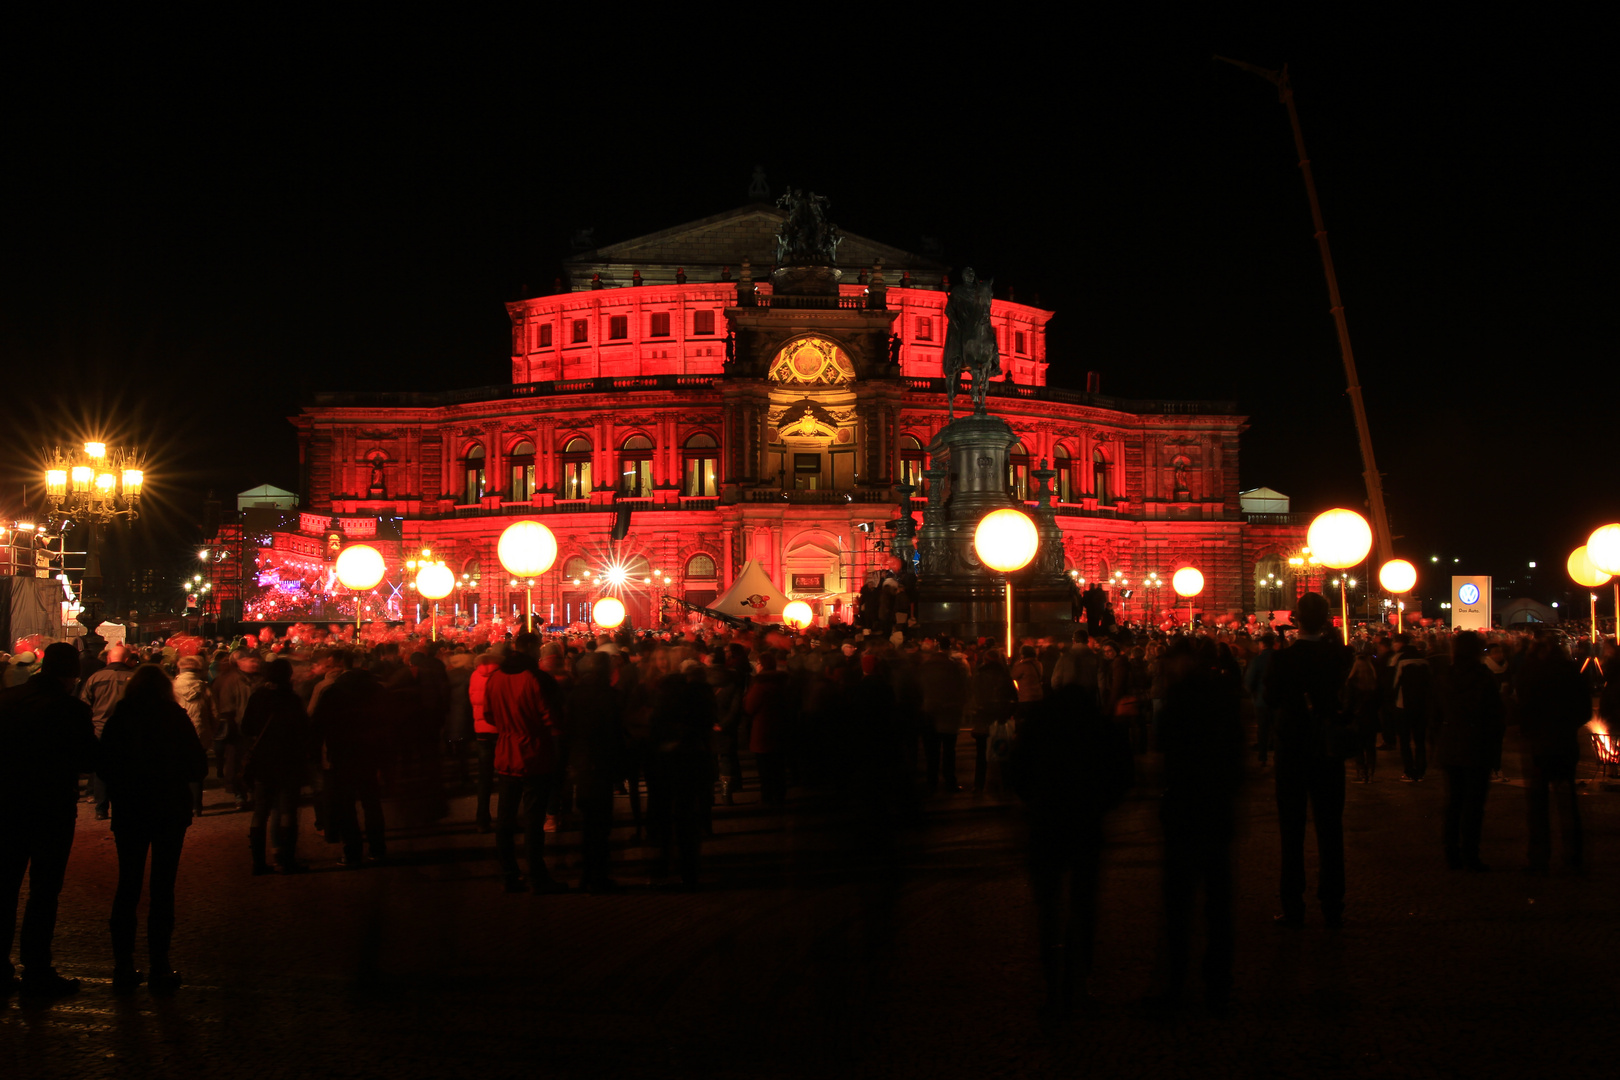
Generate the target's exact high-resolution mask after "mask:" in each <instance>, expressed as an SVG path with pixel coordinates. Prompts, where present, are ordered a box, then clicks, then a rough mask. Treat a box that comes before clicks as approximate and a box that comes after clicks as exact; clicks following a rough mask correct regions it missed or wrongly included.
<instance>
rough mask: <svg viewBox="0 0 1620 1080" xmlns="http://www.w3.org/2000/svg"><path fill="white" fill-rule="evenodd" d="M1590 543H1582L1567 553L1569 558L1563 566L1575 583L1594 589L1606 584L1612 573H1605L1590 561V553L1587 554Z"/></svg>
mask: <svg viewBox="0 0 1620 1080" xmlns="http://www.w3.org/2000/svg"><path fill="white" fill-rule="evenodd" d="M1589 547H1590V545H1582V546H1581V547H1578V548H1576V549H1575V550H1574V551H1572V552H1570V553H1569V560H1568V562H1566V563H1565V566H1566V567H1567V568H1568V570H1569V576H1570V578H1571V580H1573V581H1574V582H1575V584H1577V585H1583V586H1585V587H1586V588H1588V589H1595V588H1597V587H1598V586H1599V585H1607V584H1608V583H1609V578H1611V577H1613V576H1614V575H1612V574H1606V573H1604V572H1603V571H1602V570H1599V569H1598V568H1597V567H1596V566H1594V565H1593V563H1592V557H1591V555H1589V554H1587V552H1588V550H1589Z"/></svg>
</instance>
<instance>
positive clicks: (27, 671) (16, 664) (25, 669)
mask: <svg viewBox="0 0 1620 1080" xmlns="http://www.w3.org/2000/svg"><path fill="white" fill-rule="evenodd" d="M38 662H39V656H38V655H37V654H36V653H35V652H34V651H33V650H32V649H30V650H28V651H26V652H20V653H18V654H17V655H16V656H13V657H12V658H11V662H10V663H9V664H7V665H6V689H8V690H9V689H11V688H12V687H13V686H21V685H22V684H23V683H25V682H27V681H28V679H29V676H31V675H33V674H34V665H35V664H36V663H38Z"/></svg>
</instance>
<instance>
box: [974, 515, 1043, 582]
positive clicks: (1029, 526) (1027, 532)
mask: <svg viewBox="0 0 1620 1080" xmlns="http://www.w3.org/2000/svg"><path fill="white" fill-rule="evenodd" d="M1040 540H1041V538H1040V534H1039V533H1037V532H1036V531H1035V522H1034V521H1032V520H1030V516H1029V515H1028V514H1026V513H1024V512H1023V511H1021V510H1014V509H1012V508H1011V507H1004V508H1003V509H1000V510H992V511H990V513H988V514H986V515H985V516H984V517H983V518H981V519H979V526H978V528H976V529H974V530H973V550H974V551H976V552H978V554H979V561H980V562H982V563H983V564H984V565H985V566H986V567H987V568H988V569H991V570H994V571H995V572H996V573H998V574H1011V573H1013V572H1014V571H1017V570H1022V569H1023V568H1024V567H1026V566H1028V565H1029V563H1030V560H1031V559H1033V558H1035V549H1036V548H1037V547H1038V546H1039V545H1040Z"/></svg>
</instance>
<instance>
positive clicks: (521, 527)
mask: <svg viewBox="0 0 1620 1080" xmlns="http://www.w3.org/2000/svg"><path fill="white" fill-rule="evenodd" d="M495 554H496V555H497V556H498V557H499V558H500V560H501V566H502V567H503V568H504V569H505V570H506V572H507V573H508V574H511V575H512V576H513V577H520V578H535V577H539V576H540V575H541V574H543V573H545V572H546V571H547V570H550V569H551V564H552V563H554V562H556V561H557V538H556V536H554V535H552V532H551V530H550V529H548V528H546V527H545V526H544V525H542V524H540V523H539V522H538V521H515V522H513V523H512V524H510V525H508V526H507V527H506V531H505V532H503V533H501V539H500V541H499V542H498V543H497V544H496V545H495ZM597 621H598V622H600V621H601V620H600V619H599V620H597ZM614 625H618V624H617V623H615V624H614Z"/></svg>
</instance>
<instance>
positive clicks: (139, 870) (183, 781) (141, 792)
mask: <svg viewBox="0 0 1620 1080" xmlns="http://www.w3.org/2000/svg"><path fill="white" fill-rule="evenodd" d="M277 663H280V664H286V661H285V660H279V661H277ZM271 666H272V667H274V666H275V665H274V664H272V665H271ZM96 767H97V770H98V771H99V772H100V774H101V776H102V778H103V779H104V780H105V781H106V783H107V790H108V792H109V793H110V795H111V798H112V831H113V842H114V844H115V845H116V846H117V849H118V891H117V892H116V893H115V894H114V896H113V907H112V918H111V920H110V921H109V923H108V925H109V927H110V928H111V930H112V947H113V989H114V990H118V991H121V992H129V991H132V990H134V989H135V988H136V987H137V986H139V985H140V982H141V976H140V973H139V972H138V971H136V970H135V912H136V908H137V907H138V906H139V904H140V902H141V879H142V878H143V877H145V876H146V856H147V852H149V851H150V852H151V855H152V878H151V886H150V892H149V902H148V907H147V913H146V948H147V956H148V959H149V960H150V962H151V972H150V974H149V976H148V980H147V981H148V985H150V986H151V988H152V992H153V993H169V992H172V991H173V990H174V988H175V987H177V986H179V985H180V976H179V975H177V974H175V972H174V969H173V967H171V965H170V963H169V944H170V942H171V940H172V939H173V937H174V883H175V877H176V876H177V875H178V874H179V872H180V849H181V846H182V845H183V844H184V843H185V839H186V830H187V829H188V828H190V827H191V817H192V797H191V785H192V784H195V783H201V782H202V779H203V778H204V777H206V776H207V775H208V751H206V750H204V749H203V745H202V740H201V739H199V738H198V737H197V729H196V727H195V726H194V725H193V724H192V722H191V717H190V716H189V715H188V714H187V713H186V710H185V708H184V707H183V706H181V705H180V704H179V703H178V702H177V701H175V698H174V686H173V684H171V683H170V682H169V677H168V675H166V674H164V671H163V669H162V668H160V667H158V666H157V665H156V664H143V665H142V666H141V667H139V668H137V669H136V670H135V674H134V675H133V676H131V678H130V680H129V684H128V686H127V687H125V690H124V696H123V698H122V700H120V701H119V702H118V706H117V708H115V709H114V710H113V714H112V716H111V717H109V718H108V720H107V726H106V727H105V728H103V729H102V732H101V746H100V752H99V754H98V755H97V766H96Z"/></svg>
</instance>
